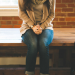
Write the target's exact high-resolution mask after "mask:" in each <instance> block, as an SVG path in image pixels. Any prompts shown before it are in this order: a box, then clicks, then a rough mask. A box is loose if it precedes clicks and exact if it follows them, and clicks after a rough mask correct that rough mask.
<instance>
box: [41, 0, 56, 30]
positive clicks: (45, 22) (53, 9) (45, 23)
mask: <svg viewBox="0 0 75 75" xmlns="http://www.w3.org/2000/svg"><path fill="white" fill-rule="evenodd" d="M55 6H56V0H52V7H50V8H51V9H50V14H49V16H48V18H47V19H46V20H45V21H44V22H43V23H42V24H41V28H42V29H45V28H46V27H47V26H48V24H49V23H51V22H52V21H53V19H54V18H55Z"/></svg>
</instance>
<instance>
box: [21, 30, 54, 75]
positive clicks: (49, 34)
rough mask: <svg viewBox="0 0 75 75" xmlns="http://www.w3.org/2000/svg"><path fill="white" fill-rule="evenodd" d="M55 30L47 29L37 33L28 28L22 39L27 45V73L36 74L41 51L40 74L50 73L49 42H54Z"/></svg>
mask: <svg viewBox="0 0 75 75" xmlns="http://www.w3.org/2000/svg"><path fill="white" fill-rule="evenodd" d="M53 36H54V31H53V30H50V29H45V30H43V31H42V33H41V34H39V35H37V34H35V33H34V32H33V30H32V29H28V30H27V31H26V32H25V33H24V34H23V35H22V40H23V42H24V43H25V44H26V45H27V47H28V51H27V55H26V71H25V74H28V75H34V73H35V72H34V70H35V64H36V56H37V52H39V57H40V75H49V44H50V43H51V42H52V40H53Z"/></svg>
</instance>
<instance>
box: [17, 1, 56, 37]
mask: <svg viewBox="0 0 75 75" xmlns="http://www.w3.org/2000/svg"><path fill="white" fill-rule="evenodd" d="M34 1H42V2H43V0H34ZM42 2H39V3H42ZM36 3H37V2H36ZM49 3H50V9H49V10H48V9H47V6H46V3H45V2H44V3H43V16H42V20H41V21H40V24H41V25H40V26H41V28H42V29H43V30H44V29H46V28H47V27H49V28H53V24H51V22H52V21H53V19H54V18H55V4H56V0H49ZM34 4H35V3H34ZM32 10H33V8H32ZM18 12H19V13H18V14H19V17H20V19H22V20H23V23H22V25H21V27H20V33H21V36H22V34H24V33H25V32H26V31H27V30H28V29H30V28H31V26H32V25H35V24H36V19H35V12H33V11H28V10H25V9H24V6H23V0H18Z"/></svg>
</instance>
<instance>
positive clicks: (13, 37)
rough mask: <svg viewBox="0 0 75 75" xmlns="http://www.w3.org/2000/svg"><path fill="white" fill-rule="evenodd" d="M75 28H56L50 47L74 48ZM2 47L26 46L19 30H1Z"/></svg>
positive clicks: (0, 43)
mask: <svg viewBox="0 0 75 75" xmlns="http://www.w3.org/2000/svg"><path fill="white" fill-rule="evenodd" d="M74 45H75V28H54V38H53V41H52V43H51V44H50V46H74ZM0 46H26V44H24V43H23V42H22V39H21V36H20V30H19V28H0Z"/></svg>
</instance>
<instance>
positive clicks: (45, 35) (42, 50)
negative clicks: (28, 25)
mask: <svg viewBox="0 0 75 75" xmlns="http://www.w3.org/2000/svg"><path fill="white" fill-rule="evenodd" d="M53 36H54V32H53V30H50V29H45V30H43V32H42V34H40V35H39V41H38V42H39V43H38V45H39V55H40V75H49V44H50V43H51V42H52V40H53Z"/></svg>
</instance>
